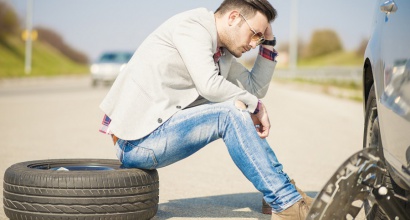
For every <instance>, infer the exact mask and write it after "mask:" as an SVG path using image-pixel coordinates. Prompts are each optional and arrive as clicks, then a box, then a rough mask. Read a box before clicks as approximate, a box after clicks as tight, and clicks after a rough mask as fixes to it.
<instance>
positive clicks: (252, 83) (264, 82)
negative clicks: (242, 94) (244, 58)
mask: <svg viewBox="0 0 410 220" xmlns="http://www.w3.org/2000/svg"><path fill="white" fill-rule="evenodd" d="M275 67H276V61H272V60H268V59H266V58H264V57H262V56H261V55H258V56H257V58H256V61H255V64H254V66H253V68H252V70H251V71H249V70H248V69H246V68H245V67H244V66H243V65H242V64H240V63H239V62H237V61H236V59H233V61H232V64H231V68H230V70H229V73H228V76H227V80H229V81H231V82H233V83H234V84H235V85H237V86H239V87H240V88H243V89H245V90H247V91H248V92H250V93H251V94H253V95H255V96H256V97H258V98H263V97H265V95H266V93H267V91H268V88H269V85H270V82H271V80H272V76H273V72H274V70H275Z"/></svg>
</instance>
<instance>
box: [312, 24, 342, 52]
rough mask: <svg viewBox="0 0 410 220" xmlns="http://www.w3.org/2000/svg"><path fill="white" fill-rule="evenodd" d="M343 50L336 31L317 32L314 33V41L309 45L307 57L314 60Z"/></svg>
mask: <svg viewBox="0 0 410 220" xmlns="http://www.w3.org/2000/svg"><path fill="white" fill-rule="evenodd" d="M342 50H343V47H342V43H341V42H340V39H339V37H338V35H337V33H336V32H335V31H333V30H328V29H325V30H317V31H315V32H313V34H312V39H311V41H310V42H309V44H308V45H307V51H306V56H307V57H308V58H313V57H318V56H322V55H326V54H330V53H334V52H338V51H342Z"/></svg>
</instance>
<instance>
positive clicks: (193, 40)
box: [100, 8, 276, 140]
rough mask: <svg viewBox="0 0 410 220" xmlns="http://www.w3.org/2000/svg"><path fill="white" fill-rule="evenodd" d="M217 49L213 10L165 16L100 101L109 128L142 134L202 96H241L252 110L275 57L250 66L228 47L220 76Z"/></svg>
mask: <svg viewBox="0 0 410 220" xmlns="http://www.w3.org/2000/svg"><path fill="white" fill-rule="evenodd" d="M216 51H217V32H216V25H215V17H214V14H213V12H210V11H208V10H206V9H204V8H200V9H194V10H191V11H187V12H184V13H181V14H178V15H175V16H174V17H172V18H170V19H169V20H167V21H166V22H165V23H164V24H162V25H161V26H160V27H158V28H157V29H156V30H155V31H154V32H153V33H152V34H151V35H149V36H148V37H147V38H146V39H145V41H144V42H143V43H142V44H141V45H140V46H139V48H138V49H137V51H136V52H135V54H134V55H133V57H132V58H131V60H130V61H129V63H128V64H127V66H126V67H125V68H124V70H123V71H122V72H121V73H120V74H119V76H118V77H117V79H116V80H115V82H114V84H113V86H112V88H111V89H110V91H109V92H108V94H107V96H106V97H105V98H104V100H103V101H102V103H101V105H100V108H101V109H102V110H103V112H104V113H105V114H106V115H108V116H109V117H110V118H111V124H110V126H109V129H110V131H111V132H112V133H114V134H115V135H116V136H118V137H119V138H121V139H124V140H136V139H140V138H142V137H144V136H146V135H148V134H150V133H151V132H152V131H154V130H155V129H156V128H157V127H159V126H160V125H161V124H163V123H164V122H165V121H166V120H167V119H169V118H170V117H171V116H172V115H173V114H175V113H176V112H177V111H181V110H182V109H184V108H185V107H187V106H189V105H190V104H191V103H192V102H194V101H195V100H196V99H197V98H198V97H199V96H202V97H204V98H205V99H207V100H209V101H211V102H224V101H228V100H241V101H242V102H244V103H245V104H247V105H248V110H249V112H253V111H254V110H255V108H256V105H257V102H258V98H262V97H264V96H265V94H266V92H267V90H268V86H269V83H270V81H271V78H272V75H273V71H274V68H275V65H276V62H274V61H271V60H268V59H265V58H263V57H261V56H260V55H258V57H257V59H256V62H255V65H254V67H253V69H252V71H248V70H247V69H246V68H245V67H243V66H242V65H241V64H240V63H238V62H237V61H236V59H235V57H233V56H232V54H230V53H229V52H227V51H226V50H225V51H226V52H225V55H224V56H222V58H221V59H220V62H219V64H220V72H221V75H219V71H218V68H217V66H216V65H215V63H214V60H213V54H214V53H215V52H216Z"/></svg>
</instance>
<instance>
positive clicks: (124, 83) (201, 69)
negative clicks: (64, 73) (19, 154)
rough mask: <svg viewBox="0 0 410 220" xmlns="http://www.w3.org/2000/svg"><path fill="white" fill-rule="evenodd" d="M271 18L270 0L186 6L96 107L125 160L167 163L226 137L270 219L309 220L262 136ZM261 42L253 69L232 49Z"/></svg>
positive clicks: (151, 165)
mask: <svg viewBox="0 0 410 220" xmlns="http://www.w3.org/2000/svg"><path fill="white" fill-rule="evenodd" d="M275 17H276V10H275V9H274V8H273V7H272V6H271V4H270V3H269V2H268V1H267V0H225V1H223V3H222V4H221V6H220V7H219V8H218V9H217V10H216V12H215V13H212V12H210V11H208V10H206V9H204V8H200V9H194V10H191V11H187V12H184V13H181V14H178V15H176V16H174V17H172V18H170V19H169V20H167V21H166V22H165V23H164V24H162V25H161V26H160V27H159V28H158V29H156V30H155V31H154V32H153V33H152V34H151V35H149V36H148V37H147V38H146V39H145V41H144V42H143V43H142V44H141V45H140V47H139V48H138V49H137V51H136V52H135V54H134V55H133V57H132V58H131V60H130V61H129V63H128V65H127V66H126V67H125V68H124V70H123V71H122V72H121V73H120V75H119V76H118V78H117V79H116V81H115V83H114V84H113V86H112V88H111V90H110V91H109V93H108V94H107V96H106V97H105V99H104V100H103V102H102V103H101V105H100V107H101V109H102V110H103V111H104V113H105V114H106V116H105V120H104V122H105V126H104V127H103V128H102V131H103V132H105V133H109V134H113V137H114V138H115V146H116V148H117V156H118V158H119V159H120V161H121V162H122V163H123V165H124V166H125V167H135V168H141V169H156V168H160V167H164V166H167V165H170V164H172V163H174V162H177V161H179V160H182V159H184V158H186V157H188V156H190V155H192V154H193V153H195V152H197V151H198V150H199V149H201V148H202V147H204V146H206V145H207V144H208V143H210V142H212V141H214V140H216V139H219V138H222V139H223V141H224V142H225V144H226V146H227V148H228V151H229V153H230V155H231V157H232V159H233V161H234V162H235V164H236V165H237V166H238V168H239V169H240V170H241V171H242V172H243V174H244V175H245V176H246V177H247V178H248V179H249V180H250V181H251V182H252V183H253V185H254V186H255V187H256V188H257V189H258V190H259V191H260V192H262V193H263V195H264V200H265V201H266V202H267V204H269V205H270V206H271V207H272V210H273V216H272V219H304V218H305V216H306V214H307V212H308V209H309V208H308V205H307V204H306V199H308V198H302V195H301V194H300V193H299V192H298V191H297V189H296V187H295V186H294V185H293V184H292V183H291V182H290V179H289V177H288V176H287V174H286V173H284V172H283V171H282V164H281V163H279V161H278V160H277V158H276V156H275V154H274V152H273V151H272V149H271V147H270V146H269V144H268V143H267V141H266V140H265V138H266V137H267V136H268V135H269V129H270V122H269V117H268V114H267V111H266V108H265V106H264V104H263V103H262V101H261V100H260V98H262V97H264V96H265V94H266V92H267V90H268V87H269V83H270V81H271V78H272V75H273V71H274V68H275V65H276V61H275V58H276V56H277V53H276V51H275V50H274V48H273V46H274V44H275V41H274V36H273V33H272V29H271V26H270V22H272V21H273V20H274V19H275ZM257 46H259V55H258V56H257V59H256V62H255V65H254V67H253V69H252V71H248V70H247V69H246V68H245V67H244V66H242V65H241V64H239V63H238V62H237V61H236V59H235V57H236V58H238V57H241V55H242V54H243V53H245V52H247V51H249V50H250V49H254V48H256V47H257ZM114 134H115V135H114ZM117 138H118V140H117ZM304 197H306V196H305V194H304Z"/></svg>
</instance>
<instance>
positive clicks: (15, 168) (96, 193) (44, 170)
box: [3, 159, 159, 220]
mask: <svg viewBox="0 0 410 220" xmlns="http://www.w3.org/2000/svg"><path fill="white" fill-rule="evenodd" d="M158 188H159V178H158V173H157V171H156V170H141V169H125V168H122V167H121V163H120V162H119V161H117V160H106V159H54V160H39V161H29V162H22V163H17V164H14V165H12V166H10V167H9V168H8V169H7V170H6V172H5V174H4V183H3V198H4V201H3V203H4V211H5V213H6V215H7V217H9V218H10V219H13V220H14V219H83V220H89V219H150V218H152V217H153V216H155V214H156V212H157V210H158V195H159V190H158Z"/></svg>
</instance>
